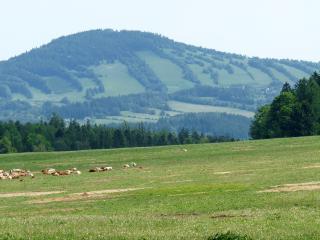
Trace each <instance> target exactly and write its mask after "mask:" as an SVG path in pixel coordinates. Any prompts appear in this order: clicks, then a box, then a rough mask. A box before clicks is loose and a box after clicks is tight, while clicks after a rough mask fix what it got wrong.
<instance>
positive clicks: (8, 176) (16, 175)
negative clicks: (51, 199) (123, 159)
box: [0, 162, 137, 181]
mask: <svg viewBox="0 0 320 240" xmlns="http://www.w3.org/2000/svg"><path fill="white" fill-rule="evenodd" d="M134 167H137V164H136V163H135V162H132V163H130V164H124V165H123V168H124V169H126V168H134ZM111 170H112V167H110V166H105V167H95V168H91V169H90V170H89V172H90V173H93V172H108V171H111ZM41 173H42V174H44V175H51V176H68V175H80V174H81V171H79V170H78V169H77V168H70V169H67V170H56V169H54V168H47V169H43V170H42V171H41ZM28 176H29V177H32V178H34V177H35V176H34V174H33V173H32V172H30V171H28V170H24V169H11V170H10V171H5V170H0V180H12V179H20V180H21V181H22V178H23V177H28Z"/></svg>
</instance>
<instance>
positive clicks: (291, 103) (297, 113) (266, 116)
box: [250, 72, 320, 139]
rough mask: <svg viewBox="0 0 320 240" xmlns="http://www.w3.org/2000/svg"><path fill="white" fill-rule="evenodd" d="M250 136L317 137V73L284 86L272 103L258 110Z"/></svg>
mask: <svg viewBox="0 0 320 240" xmlns="http://www.w3.org/2000/svg"><path fill="white" fill-rule="evenodd" d="M250 134H251V137H252V138H253V139H262V138H276V137H298V136H311V135H318V134H320V75H319V73H316V72H315V73H314V74H313V75H311V77H310V78H309V79H306V78H303V79H301V80H299V81H298V82H297V83H296V85H295V86H294V87H291V86H290V85H289V84H288V83H285V84H284V85H283V88H282V90H281V92H280V94H279V95H278V96H277V97H275V98H274V100H273V101H272V103H271V104H268V105H264V106H262V107H261V108H260V109H259V110H258V112H257V113H256V115H255V118H254V121H253V123H252V125H251V129H250Z"/></svg>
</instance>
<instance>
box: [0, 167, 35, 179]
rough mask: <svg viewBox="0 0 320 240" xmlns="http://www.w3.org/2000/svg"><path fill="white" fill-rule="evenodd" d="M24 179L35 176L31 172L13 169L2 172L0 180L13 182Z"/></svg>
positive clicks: (0, 172) (0, 171)
mask: <svg viewBox="0 0 320 240" xmlns="http://www.w3.org/2000/svg"><path fill="white" fill-rule="evenodd" d="M22 177H32V178H34V175H33V174H32V173H31V172H30V171H27V170H24V169H11V170H10V171H5V170H0V180H12V179H19V178H22Z"/></svg>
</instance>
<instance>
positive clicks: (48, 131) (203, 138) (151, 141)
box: [0, 115, 234, 153]
mask: <svg viewBox="0 0 320 240" xmlns="http://www.w3.org/2000/svg"><path fill="white" fill-rule="evenodd" d="M222 141H234V139H232V138H228V137H213V136H209V135H204V134H200V133H199V132H197V131H192V132H191V131H189V130H188V129H186V128H182V129H180V131H179V132H177V133H175V132H169V131H167V130H161V131H153V130H150V129H147V128H146V127H145V126H144V125H143V124H142V123H141V124H139V125H138V126H136V127H135V128H132V127H130V126H129V125H128V124H126V123H124V124H123V125H122V126H121V127H118V128H112V127H107V126H103V125H92V124H90V123H89V122H87V123H86V124H83V125H81V124H79V123H78V122H77V121H75V120H72V121H70V122H69V123H67V122H65V121H64V120H63V119H62V118H60V117H59V116H58V115H53V116H52V118H51V119H50V121H48V122H44V121H41V122H39V123H26V124H22V123H20V122H18V121H17V122H12V121H10V122H0V153H12V152H44V151H69V150H85V149H107V148H122V147H143V146H163V145H173V144H174V145H176V144H198V143H208V142H222Z"/></svg>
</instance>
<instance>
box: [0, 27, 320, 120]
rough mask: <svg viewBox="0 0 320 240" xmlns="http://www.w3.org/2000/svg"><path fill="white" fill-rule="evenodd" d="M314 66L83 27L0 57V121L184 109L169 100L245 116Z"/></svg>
mask: <svg viewBox="0 0 320 240" xmlns="http://www.w3.org/2000/svg"><path fill="white" fill-rule="evenodd" d="M319 69H320V63H313V62H306V61H297V60H285V59H283V60H277V59H260V58H248V57H246V56H242V55H236V54H231V53H224V52H219V51H216V50H211V49H205V48H200V47H194V46H190V45H186V44H183V43H179V42H175V41H173V40H170V39H168V38H165V37H163V36H160V35H156V34H151V33H146V32H137V31H120V32H118V31H112V30H95V31H88V32H82V33H78V34H74V35H70V36H65V37H61V38H58V39H56V40H53V41H52V42H50V43H49V44H47V45H44V46H42V47H40V48H37V49H33V50H32V51H30V52H27V53H25V54H22V55H20V56H17V57H14V58H11V59H9V60H8V61H3V62H0V99H1V101H0V110H1V112H2V114H1V116H0V119H19V120H32V121H34V120H36V119H40V118H41V117H46V116H48V115H50V114H51V113H52V112H57V113H59V114H60V115H62V116H63V117H65V118H77V119H87V118H91V119H94V120H95V119H99V121H103V120H106V121H109V120H110V119H111V118H116V117H121V116H122V112H131V113H133V114H148V115H150V114H151V115H153V118H155V119H157V118H159V117H160V116H159V113H161V112H162V115H172V114H174V113H175V114H178V113H180V112H189V110H188V108H186V109H183V110H182V111H180V110H181V109H179V110H178V111H176V110H175V109H174V108H173V109H172V108H171V105H170V104H169V103H170V101H177V102H181V104H180V106H183V105H182V104H185V105H184V106H188V104H198V105H201V107H200V109H204V110H203V111H206V110H205V109H210V110H209V112H212V109H217V112H220V111H221V109H223V108H219V107H224V108H225V109H238V110H236V111H234V110H231V111H233V112H235V113H236V114H238V113H241V111H242V110H245V111H247V112H249V113H248V114H246V115H247V116H249V115H252V113H253V112H254V111H255V110H256V108H257V106H260V105H262V104H265V103H268V102H270V101H271V99H272V98H273V97H274V96H275V95H276V94H278V93H279V90H280V89H281V86H282V84H283V83H284V82H289V83H291V84H294V83H295V82H297V80H298V79H299V78H302V77H305V76H309V75H310V74H311V73H313V72H314V71H316V70H319ZM152 96H156V97H155V98H153V97H152ZM208 105H209V106H211V107H208ZM190 112H193V111H190ZM226 112H230V111H229V110H228V111H226ZM250 112H251V113H250ZM242 115H243V114H242ZM142 120H144V119H142Z"/></svg>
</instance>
